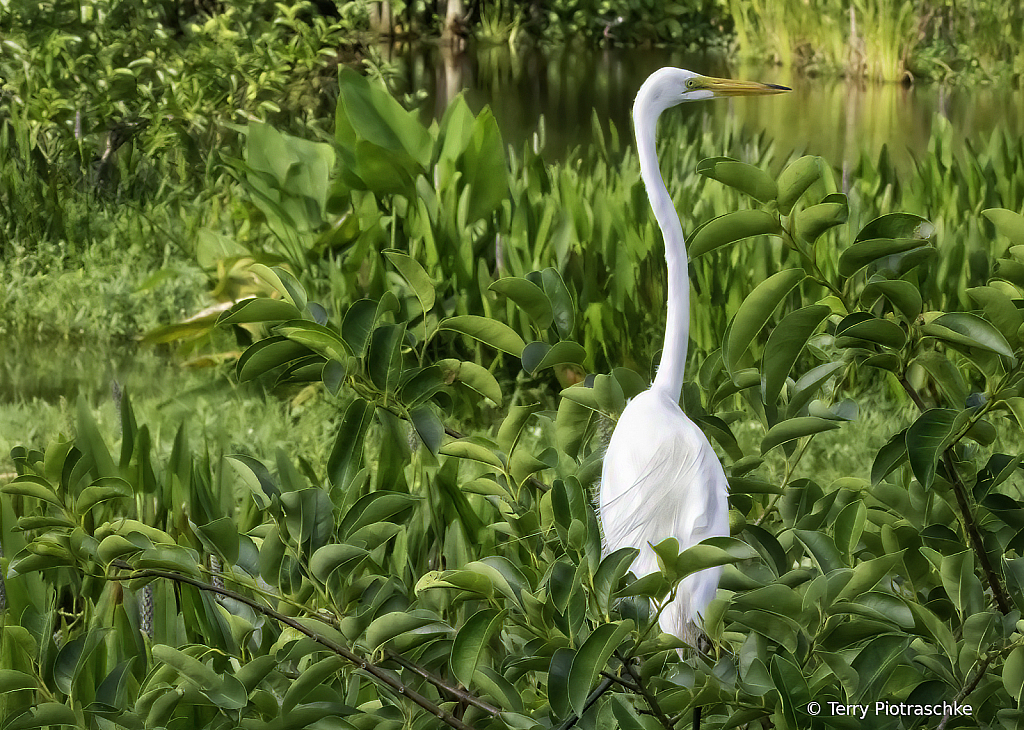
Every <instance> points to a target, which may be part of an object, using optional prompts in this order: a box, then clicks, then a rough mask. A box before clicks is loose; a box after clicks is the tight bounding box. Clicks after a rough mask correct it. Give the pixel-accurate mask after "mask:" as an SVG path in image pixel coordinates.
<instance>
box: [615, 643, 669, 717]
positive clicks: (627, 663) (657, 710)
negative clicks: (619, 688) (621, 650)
mask: <svg viewBox="0 0 1024 730" xmlns="http://www.w3.org/2000/svg"><path fill="white" fill-rule="evenodd" d="M616 656H618V652H616ZM619 661H621V662H622V666H623V668H625V670H626V672H627V673H628V674H629V676H630V677H632V678H633V682H634V683H636V688H637V691H638V692H639V693H640V696H641V697H643V698H644V700H645V701H646V702H647V706H648V707H650V708H651V712H653V713H654V716H655V717H656V718H657V719H658V722H660V723H661V726H662V727H664V728H665V730H672V728H673V727H674V725H673V723H672V721H671V720H670V719H669V717H668V715H666V714H665V713H664V712H663V711H662V709H661V706H660V705H658V701H657V700H656V699H654V695H652V694H651V693H650V692H648V691H647V687H645V686H644V683H643V680H642V679H640V675H639V674H637V672H636V670H635V669H633V662H632V661H631V660H630V658H629V657H626V658H623V657H621V656H620V657H619Z"/></svg>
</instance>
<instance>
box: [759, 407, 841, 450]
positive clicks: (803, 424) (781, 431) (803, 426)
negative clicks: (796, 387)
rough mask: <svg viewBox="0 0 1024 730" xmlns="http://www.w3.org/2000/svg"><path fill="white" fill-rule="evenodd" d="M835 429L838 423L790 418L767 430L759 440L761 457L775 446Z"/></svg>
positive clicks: (815, 417) (816, 419) (817, 418)
mask: <svg viewBox="0 0 1024 730" xmlns="http://www.w3.org/2000/svg"><path fill="white" fill-rule="evenodd" d="M837 428H839V423H838V422H836V421H833V420H829V419H826V418H819V417H817V416H797V417H796V418H790V419H788V420H785V421H782V422H781V423H777V424H775V425H774V426H772V427H771V428H770V429H768V433H766V434H765V435H764V438H763V439H761V455H762V456H764V455H765V454H767V453H768V452H769V451H771V450H772V449H774V448H775V447H776V446H781V445H782V444H784V443H787V442H788V441H794V440H795V439H798V438H803V437H804V436H811V435H813V434H816V433H822V432H823V431H833V430H835V429H837Z"/></svg>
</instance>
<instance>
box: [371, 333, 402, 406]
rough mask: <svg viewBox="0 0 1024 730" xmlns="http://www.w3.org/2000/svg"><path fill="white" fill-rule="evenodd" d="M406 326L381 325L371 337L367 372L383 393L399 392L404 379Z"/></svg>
mask: <svg viewBox="0 0 1024 730" xmlns="http://www.w3.org/2000/svg"><path fill="white" fill-rule="evenodd" d="M404 338H405V325H404V324H381V325H378V326H377V327H376V328H374V330H373V333H372V334H371V335H370V349H369V352H368V353H367V358H366V370H367V374H368V375H369V376H370V380H371V381H372V382H373V384H374V385H375V386H377V388H378V389H379V390H380V391H381V392H383V393H395V392H397V391H398V386H399V383H400V382H401V378H402V341H403V339H404Z"/></svg>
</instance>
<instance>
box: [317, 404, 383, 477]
mask: <svg viewBox="0 0 1024 730" xmlns="http://www.w3.org/2000/svg"><path fill="white" fill-rule="evenodd" d="M374 408H375V407H374V406H372V405H370V404H369V403H367V402H366V401H365V400H363V399H362V398H355V399H354V400H353V401H352V402H351V403H350V404H349V406H348V408H347V409H346V410H345V416H344V418H342V420H341V426H339V427H338V435H337V436H336V437H335V438H334V447H333V448H332V449H331V455H330V457H329V458H328V459H327V474H328V476H329V477H330V480H331V483H332V484H334V485H335V486H336V487H346V486H347V485H348V483H349V481H350V480H351V479H352V477H353V476H354V475H355V474H356V472H358V471H359V467H360V464H361V463H362V460H363V439H364V438H365V436H366V430H367V429H368V428H369V427H370V422H371V421H372V420H373V412H374Z"/></svg>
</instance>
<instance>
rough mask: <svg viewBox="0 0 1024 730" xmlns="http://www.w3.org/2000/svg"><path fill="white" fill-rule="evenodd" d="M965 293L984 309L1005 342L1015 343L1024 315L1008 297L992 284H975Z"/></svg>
mask: <svg viewBox="0 0 1024 730" xmlns="http://www.w3.org/2000/svg"><path fill="white" fill-rule="evenodd" d="M967 294H968V296H970V298H971V299H973V300H974V301H975V302H977V303H978V304H979V305H980V306H981V307H982V308H983V309H984V310H985V318H986V319H987V320H988V321H989V322H991V323H992V325H993V326H994V327H995V328H996V329H997V330H999V333H1000V334H1001V335H1002V336H1003V338H1004V339H1005V340H1006V341H1007V343H1011V344H1013V345H1016V344H1017V343H1018V337H1017V333H1018V331H1019V330H1020V328H1021V325H1022V324H1024V317H1022V316H1021V313H1020V310H1019V309H1017V307H1016V305H1015V304H1014V303H1013V301H1012V300H1011V299H1010V297H1008V296H1006V294H1004V293H1003V292H1002V291H1000V290H999V289H997V288H995V287H994V286H977V287H974V288H972V289H968V290H967Z"/></svg>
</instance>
